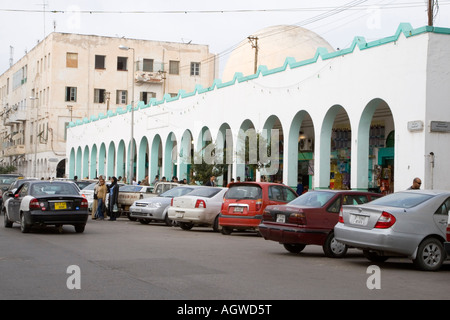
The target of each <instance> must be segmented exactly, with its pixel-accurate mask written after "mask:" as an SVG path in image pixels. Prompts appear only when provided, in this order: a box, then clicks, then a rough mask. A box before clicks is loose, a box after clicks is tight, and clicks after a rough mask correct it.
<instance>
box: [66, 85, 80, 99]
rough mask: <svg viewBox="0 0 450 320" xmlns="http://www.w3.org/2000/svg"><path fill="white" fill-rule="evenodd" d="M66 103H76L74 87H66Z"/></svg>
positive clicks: (75, 89)
mask: <svg viewBox="0 0 450 320" xmlns="http://www.w3.org/2000/svg"><path fill="white" fill-rule="evenodd" d="M66 101H73V102H76V101H77V88H76V87H66Z"/></svg>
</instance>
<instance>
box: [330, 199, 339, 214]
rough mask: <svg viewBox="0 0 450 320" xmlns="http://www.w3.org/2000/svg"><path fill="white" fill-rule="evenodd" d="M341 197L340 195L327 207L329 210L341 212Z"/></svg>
mask: <svg viewBox="0 0 450 320" xmlns="http://www.w3.org/2000/svg"><path fill="white" fill-rule="evenodd" d="M341 201H342V200H341V197H338V198H337V199H336V200H335V201H333V203H332V204H331V205H330V206H329V207H328V208H327V211H328V212H334V213H339V211H340V210H341Z"/></svg>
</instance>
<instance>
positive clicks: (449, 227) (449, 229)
mask: <svg viewBox="0 0 450 320" xmlns="http://www.w3.org/2000/svg"><path fill="white" fill-rule="evenodd" d="M447 241H448V242H450V218H449V221H448V224H447Z"/></svg>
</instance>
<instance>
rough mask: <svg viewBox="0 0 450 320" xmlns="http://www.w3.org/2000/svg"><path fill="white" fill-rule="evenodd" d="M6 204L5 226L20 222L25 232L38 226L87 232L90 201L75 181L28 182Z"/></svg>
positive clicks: (12, 194)
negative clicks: (71, 226) (79, 190)
mask: <svg viewBox="0 0 450 320" xmlns="http://www.w3.org/2000/svg"><path fill="white" fill-rule="evenodd" d="M9 192H10V194H11V195H10V198H9V199H8V200H7V202H6V203H5V209H4V226H5V227H6V228H11V227H12V226H13V223H20V229H21V231H22V232H23V233H27V232H30V230H31V228H32V227H33V226H35V225H55V226H62V225H65V224H69V225H73V226H74V227H75V231H76V232H77V233H82V232H84V229H85V226H86V222H87V218H88V202H87V200H86V199H85V198H83V197H82V196H80V194H79V193H78V187H77V186H76V185H75V184H74V183H72V182H62V181H58V182H53V181H39V180H38V181H27V182H25V183H24V184H22V185H21V186H20V187H19V188H18V189H17V190H16V192H15V193H12V192H11V191H9Z"/></svg>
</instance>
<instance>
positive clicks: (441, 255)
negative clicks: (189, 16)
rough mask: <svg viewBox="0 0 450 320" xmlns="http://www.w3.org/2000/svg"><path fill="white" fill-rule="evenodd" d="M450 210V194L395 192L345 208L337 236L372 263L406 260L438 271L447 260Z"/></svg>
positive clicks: (438, 192)
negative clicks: (447, 230) (392, 258)
mask: <svg viewBox="0 0 450 320" xmlns="http://www.w3.org/2000/svg"><path fill="white" fill-rule="evenodd" d="M449 210H450V192H449V191H436V190H411V191H401V192H396V193H393V194H390V195H387V196H384V197H383V198H380V199H377V200H374V201H372V202H370V203H367V204H363V205H353V206H344V207H343V209H342V211H341V213H340V216H339V223H338V224H337V225H336V226H335V228H334V231H335V236H336V239H337V240H338V241H340V242H343V243H345V244H347V245H349V246H352V247H355V248H358V249H361V250H363V253H364V255H365V256H366V257H367V258H368V259H369V260H371V261H385V260H387V259H388V258H389V257H390V256H405V257H409V258H410V259H412V261H413V262H414V264H415V265H416V266H417V267H418V268H419V269H421V270H427V271H435V270H438V269H439V268H440V267H441V265H442V263H443V262H444V260H445V259H446V252H445V251H444V241H445V239H446V228H447V226H448V212H449Z"/></svg>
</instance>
